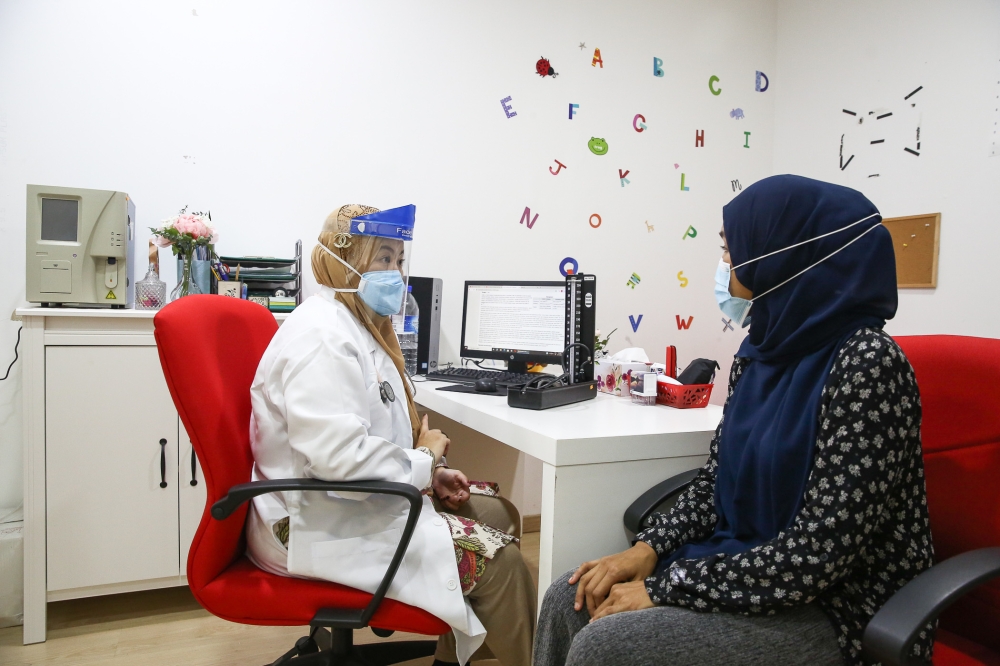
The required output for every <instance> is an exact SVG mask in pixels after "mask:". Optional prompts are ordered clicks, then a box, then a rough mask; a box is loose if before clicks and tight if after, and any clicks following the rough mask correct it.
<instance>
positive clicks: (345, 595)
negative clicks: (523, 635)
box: [198, 557, 451, 635]
mask: <svg viewBox="0 0 1000 666" xmlns="http://www.w3.org/2000/svg"><path fill="white" fill-rule="evenodd" d="M198 598H199V601H201V603H202V605H204V606H205V607H206V608H210V609H211V610H212V613H213V614H215V615H218V616H219V617H221V618H223V619H224V620H229V621H230V622H239V623H241V624H262V625H281V626H298V625H305V624H309V621H310V620H312V618H313V616H314V615H315V614H316V611H318V610H319V609H320V608H349V609H360V608H364V607H365V606H366V605H368V602H369V601H371V598H372V595H370V594H367V593H366V592H361V591H360V590H356V589H354V588H351V587H345V586H343V585H337V584H336V583H330V582H327V581H317V580H307V579H304V578H290V577H288V576H276V575H274V574H272V573H268V572H266V571H262V570H261V569H258V568H257V567H256V566H255V565H254V564H253V562H251V561H250V560H248V559H247V558H246V557H241V558H239V559H238V560H236V561H235V562H234V563H233V564H231V565H229V566H228V567H227V568H226V569H225V571H223V572H222V573H221V574H219V575H218V576H217V577H216V578H215V579H214V580H213V581H212V582H211V583H209V584H208V585H206V586H204V587H203V588H202V589H201V590H200V591H199V593H198ZM371 625H372V626H373V627H379V628H381V629H392V630H395V631H408V632H412V633H418V634H428V635H438V634H446V633H449V632H450V631H451V628H450V627H449V626H448V625H447V624H446V623H445V622H444V621H442V620H440V619H438V618H436V617H435V616H433V615H431V614H430V613H428V612H426V611H423V610H421V609H419V608H416V607H414V606H409V605H407V604H403V603H400V602H398V601H394V600H392V599H385V600H384V601H383V602H382V604H381V605H380V606H379V608H378V611H376V612H375V616H374V617H373V618H372V621H371Z"/></svg>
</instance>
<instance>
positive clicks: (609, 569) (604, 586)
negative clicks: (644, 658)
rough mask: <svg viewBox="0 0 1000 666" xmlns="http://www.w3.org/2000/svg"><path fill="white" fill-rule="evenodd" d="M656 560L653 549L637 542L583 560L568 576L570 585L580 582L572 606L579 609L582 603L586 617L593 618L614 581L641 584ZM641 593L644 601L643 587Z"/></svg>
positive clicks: (615, 583)
mask: <svg viewBox="0 0 1000 666" xmlns="http://www.w3.org/2000/svg"><path fill="white" fill-rule="evenodd" d="M656 561H657V555H656V551H655V550H653V549H652V547H650V545H649V544H647V543H644V542H642V541H639V542H638V543H636V544H635V545H634V546H632V547H631V548H629V549H628V550H626V551H625V552H622V553H618V554H616V555H608V556H607V557H602V558H601V559H599V560H591V561H590V562H584V563H583V564H581V565H580V568H579V569H577V570H576V573H574V574H573V575H572V576H570V579H569V584H570V585H572V584H573V583H576V582H577V581H579V582H580V584H579V585H577V587H576V601H575V602H574V603H573V608H574V609H575V610H581V609H582V608H583V605H584V603H586V604H587V610H588V611H590V616H591V617H594V614H595V613H597V609H598V607H600V606H601V605H602V604H604V602H605V600H606V599H607V598H608V594H609V593H610V592H611V589H612V587H614V586H615V585H617V584H618V583H627V582H633V581H636V582H639V583H642V582H643V581H644V580H645V579H646V578H647V577H648V576H650V575H652V573H653V571H654V570H655V569H656ZM643 595H644V596H646V598H647V601H648V599H649V596H648V595H646V593H645V588H643Z"/></svg>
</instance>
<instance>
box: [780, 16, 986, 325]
mask: <svg viewBox="0 0 1000 666" xmlns="http://www.w3.org/2000/svg"><path fill="white" fill-rule="evenodd" d="M777 15H778V21H777V65H776V67H775V86H774V94H775V104H776V109H775V139H774V170H775V173H797V174H801V175H804V176H810V177H813V178H818V179H820V180H826V181H830V182H834V183H840V184H844V185H848V186H850V187H854V188H856V189H858V190H860V191H861V192H863V193H864V194H865V195H866V196H868V197H869V198H870V199H871V200H872V202H874V203H875V205H876V206H878V208H879V210H880V211H881V212H882V215H883V216H884V217H897V216H902V215H915V214H920V213H934V212H940V213H941V252H940V263H939V270H938V287H937V289H934V290H924V289H903V290H900V298H899V311H898V314H897V315H896V318H895V320H893V321H892V322H890V324H889V325H888V326H887V330H888V331H889V333H891V334H893V335H900V334H921V335H922V334H931V333H952V334H962V335H976V336H987V337H1000V309H998V308H997V307H995V305H996V303H997V300H998V299H997V295H996V293H995V292H996V290H995V288H994V287H993V284H994V282H995V277H994V276H995V274H996V272H997V268H996V264H997V260H996V254H997V253H996V247H997V244H998V241H1000V231H998V223H1000V157H989V155H990V145H991V141H992V139H993V136H994V132H995V131H996V125H995V123H996V122H997V121H998V120H1000V112H998V111H997V108H998V106H1000V3H997V2H995V1H994V0H966V1H963V2H948V3H943V2H934V1H931V0H880V1H879V2H861V1H851V2H826V3H818V2H809V3H804V2H796V1H794V0H782V1H781V2H779V4H778V12H777ZM918 86H923V90H921V91H920V92H919V93H917V94H916V95H914V96H913V97H911V98H910V100H908V101H904V100H903V97H904V96H905V95H907V94H908V93H909V92H911V91H912V90H915V89H916V88H917V87H918ZM910 103H915V104H916V105H917V106H916V107H910V106H909V104H910ZM880 107H885V108H886V109H887V110H890V111H892V112H893V114H894V115H893V116H892V117H890V118H885V119H883V120H880V121H875V120H874V119H873V117H869V116H867V112H868V111H871V110H874V109H876V108H880ZM845 108H846V109H850V110H853V111H858V112H861V113H863V114H864V117H865V118H866V120H865V123H863V124H862V125H860V126H859V125H858V124H857V120H856V119H854V118H852V117H850V116H848V115H846V114H844V113H843V111H842V110H843V109H845ZM918 113H922V123H923V124H922V128H921V151H920V156H919V157H916V156H913V155H911V154H908V153H906V152H904V151H903V146H904V145H909V146H911V147H912V145H913V144H912V143H908V142H911V141H913V140H915V136H914V131H913V130H914V127H915V120H916V115H917V114H918ZM842 133H846V134H847V136H846V137H845V139H846V140H848V141H850V140H852V139H853V140H854V146H853V147H852V152H856V153H857V155H856V157H855V158H854V160H853V162H852V163H851V164H849V165H848V167H847V168H846V169H844V170H843V171H841V170H840V168H839V148H840V135H841V134H842ZM883 133H884V135H885V136H886V137H887V141H886V144H877V145H876V146H872V145H871V144H870V143H868V142H869V141H870V140H872V139H876V138H881V137H882V136H883ZM865 144H867V146H866V145H865ZM845 150H846V148H845ZM846 156H847V155H845V157H846ZM871 173H878V174H879V177H878V178H868V175H869V174H871Z"/></svg>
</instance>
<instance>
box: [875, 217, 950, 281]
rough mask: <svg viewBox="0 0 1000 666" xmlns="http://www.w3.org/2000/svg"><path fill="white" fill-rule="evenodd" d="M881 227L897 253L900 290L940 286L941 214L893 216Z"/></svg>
mask: <svg viewBox="0 0 1000 666" xmlns="http://www.w3.org/2000/svg"><path fill="white" fill-rule="evenodd" d="M882 224H884V225H885V227H886V229H888V230H889V234H890V235H891V236H892V249H893V250H895V252H896V283H897V285H898V286H899V288H900V289H907V288H925V289H932V288H934V287H937V269H938V244H939V241H940V238H941V213H930V214H928V215H910V216H909V217H890V218H888V219H884V220H882Z"/></svg>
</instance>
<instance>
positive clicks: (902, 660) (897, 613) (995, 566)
mask: <svg viewBox="0 0 1000 666" xmlns="http://www.w3.org/2000/svg"><path fill="white" fill-rule="evenodd" d="M998 576H1000V548H980V549H978V550H970V551H969V552H967V553H962V554H961V555H955V556H954V557H949V558H948V559H947V560H945V561H943V562H939V563H937V564H935V565H934V566H932V567H931V568H930V569H928V570H927V571H925V572H923V573H922V574H920V575H919V576H917V577H916V578H914V579H913V580H911V581H910V582H909V583H907V584H906V585H904V586H903V587H902V588H900V589H899V591H897V592H896V594H894V595H893V596H892V598H891V599H889V601H887V602H886V604H885V605H884V606H882V608H881V609H880V610H879V612H877V613H875V617H873V618H872V619H871V621H870V622H869V623H868V626H867V627H865V633H864V638H863V639H862V643H861V645H862V649H863V650H864V654H865V657H866V658H867V659H870V660H871V661H873V662H874V661H881V662H882V663H883V664H886V666H895V665H898V666H903V665H904V664H910V663H911V657H910V650H912V649H913V643H914V642H915V641H916V640H917V635H918V634H919V633H920V631H921V630H922V629H923V628H924V626H926V625H927V624H928V623H929V622H933V621H934V620H936V619H937V617H938V615H940V614H941V612H942V611H944V609H946V608H947V607H948V606H950V605H951V604H953V603H954V602H955V601H958V599H959V598H960V597H962V596H963V595H964V594H965V593H966V592H968V591H970V590H972V589H973V588H975V587H978V586H979V585H982V584H983V583H985V582H987V581H988V580H990V579H991V578H996V577H998ZM916 663H925V662H919V661H918V662H916Z"/></svg>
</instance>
